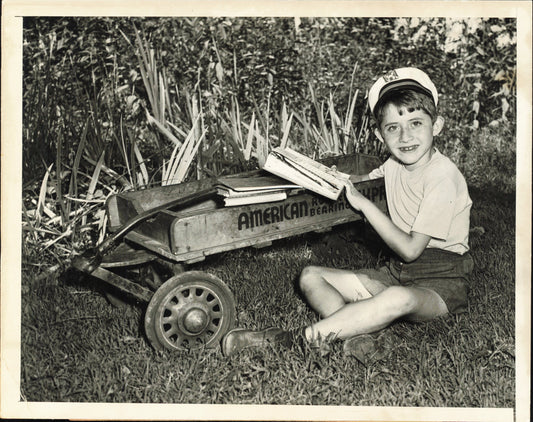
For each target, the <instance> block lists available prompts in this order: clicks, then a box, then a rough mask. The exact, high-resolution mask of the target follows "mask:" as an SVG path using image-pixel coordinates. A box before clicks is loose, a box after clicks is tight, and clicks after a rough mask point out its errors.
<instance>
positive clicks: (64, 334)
mask: <svg viewBox="0 0 533 422" xmlns="http://www.w3.org/2000/svg"><path fill="white" fill-rule="evenodd" d="M471 196H472V199H473V201H474V206H473V209H472V218H471V227H472V232H471V240H470V243H471V247H472V254H473V257H474V260H475V264H476V268H475V270H474V273H473V275H472V280H471V286H470V287H471V290H470V301H469V307H468V312H467V313H464V314H461V315H456V316H448V317H445V318H442V319H439V320H436V321H433V322H429V323H424V324H417V325H413V324H408V323H403V322H399V323H396V324H394V325H393V326H392V327H390V328H389V329H388V336H387V344H388V345H389V348H388V351H387V354H386V355H385V357H384V358H383V359H381V360H379V361H376V362H373V363H372V364H371V365H369V366H367V367H365V366H363V365H362V364H360V363H359V362H358V361H357V360H355V359H354V358H349V357H345V356H344V355H343V353H342V343H334V344H333V350H332V353H330V354H329V355H327V356H321V355H320V353H318V352H316V351H314V350H310V349H307V348H305V347H303V348H295V349H291V350H287V349H273V348H271V349H266V350H246V351H244V352H243V353H241V354H239V355H237V356H235V357H232V358H229V359H228V358H225V357H223V356H222V354H221V352H220V350H219V349H218V348H217V349H211V350H198V351H194V352H177V353H170V352H155V351H154V350H153V349H152V348H151V347H150V345H149V343H148V342H147V340H146V338H145V337H144V334H143V331H142V326H143V325H142V318H143V309H142V307H141V306H138V305H136V304H135V303H127V304H125V305H124V306H122V307H113V306H111V305H110V304H109V302H108V301H107V300H106V298H105V297H104V295H102V292H101V286H100V285H99V284H98V283H93V281H94V280H92V279H90V278H88V277H86V276H83V275H81V274H79V273H75V272H67V273H65V274H63V275H62V276H61V277H59V278H55V277H51V278H48V279H38V278H37V277H36V276H35V274H36V271H35V264H36V262H33V263H32V262H27V261H26V263H25V264H24V265H23V271H22V275H23V278H22V337H21V354H22V362H21V363H22V366H21V397H22V400H26V401H29V402H42V401H51V402H118V403H195V404H196V403H219V404H227V403H232V404H294V405H350V406H417V407H418V406H423V407H440V406H444V407H507V408H512V407H514V405H515V329H514V326H515V325H514V319H515V309H514V297H515V275H514V274H515V272H514V269H515V261H514V258H515V242H514V239H515V230H514V227H515V219H514V210H515V199H514V195H512V194H498V193H495V192H493V191H490V192H489V191H487V190H479V189H471ZM382 252H383V248H382V245H381V244H380V243H379V241H377V240H376V238H375V236H373V235H372V232H371V231H370V230H368V227H365V226H364V225H363V224H361V223H354V224H353V225H352V226H351V227H340V228H338V229H336V230H334V231H332V232H330V233H329V234H322V235H318V234H308V235H304V236H300V237H297V238H291V239H286V240H281V241H278V242H274V244H273V245H272V246H271V247H268V248H264V249H259V250H256V249H244V250H238V251H234V252H229V253H223V254H220V255H216V256H213V257H211V258H210V259H207V260H206V261H204V262H203V263H199V264H195V265H193V266H192V267H191V268H192V269H195V270H203V271H207V272H210V273H213V274H215V275H217V276H218V277H220V278H221V279H222V280H224V281H225V282H226V283H227V284H228V285H229V287H230V288H231V290H232V291H233V293H234V295H235V299H236V302H237V323H238V325H239V326H245V327H249V328H260V327H266V326H281V327H283V328H296V327H300V326H303V325H304V324H308V323H309V322H310V321H313V320H314V319H315V318H316V315H314V314H313V312H312V311H311V310H310V309H309V308H308V307H307V306H306V304H305V302H304V301H303V300H302V297H301V296H300V295H299V293H298V291H297V288H296V285H295V281H296V279H297V277H298V274H299V272H300V271H301V269H302V268H303V267H304V266H306V265H309V264H317V265H329V266H335V267H339V268H358V267H364V266H373V265H376V264H377V263H378V261H379V260H380V259H382V258H381V257H382V255H381V254H382ZM32 264H33V265H32Z"/></svg>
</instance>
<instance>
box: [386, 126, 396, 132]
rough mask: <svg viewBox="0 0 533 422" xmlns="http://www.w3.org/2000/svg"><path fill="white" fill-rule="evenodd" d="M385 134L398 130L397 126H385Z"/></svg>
mask: <svg viewBox="0 0 533 422" xmlns="http://www.w3.org/2000/svg"><path fill="white" fill-rule="evenodd" d="M386 130H387V132H389V133H394V132H396V131H397V130H398V126H396V125H390V126H387V128H386Z"/></svg>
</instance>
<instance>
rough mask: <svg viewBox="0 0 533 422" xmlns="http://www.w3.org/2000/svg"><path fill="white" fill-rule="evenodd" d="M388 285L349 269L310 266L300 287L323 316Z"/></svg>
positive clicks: (377, 291) (301, 279) (312, 306)
mask: <svg viewBox="0 0 533 422" xmlns="http://www.w3.org/2000/svg"><path fill="white" fill-rule="evenodd" d="M386 288H387V286H385V285H384V284H382V283H381V282H379V281H376V280H372V279H369V277H368V276H366V275H364V274H357V273H354V272H353V271H349V270H339V269H335V268H328V267H318V266H309V267H306V268H304V270H303V271H302V273H301V275H300V289H301V290H302V293H303V294H304V296H305V298H306V299H307V302H308V303H309V305H310V306H311V308H313V309H314V310H315V311H316V312H317V313H318V314H319V315H320V316H321V317H323V318H325V317H328V316H330V315H331V314H333V313H335V312H337V311H338V310H339V309H341V308H342V307H343V306H345V305H346V304H347V303H350V302H357V301H360V300H363V299H368V298H370V297H372V296H374V295H376V294H378V293H379V292H381V291H383V290H385V289H386Z"/></svg>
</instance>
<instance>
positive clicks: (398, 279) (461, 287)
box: [356, 248, 474, 313]
mask: <svg viewBox="0 0 533 422" xmlns="http://www.w3.org/2000/svg"><path fill="white" fill-rule="evenodd" d="M473 268H474V261H473V260H472V256H471V255H470V253H468V252H467V253H465V254H464V255H459V254H456V253H453V252H448V251H444V250H442V249H433V248H429V249H426V250H425V251H424V252H423V253H422V255H420V257H418V258H417V259H416V260H415V261H413V262H409V263H405V262H402V261H400V260H399V259H397V258H391V259H390V261H389V262H388V263H387V264H386V265H384V266H383V267H381V268H379V269H377V270H358V271H356V272H357V273H363V274H366V275H368V276H369V277H370V278H372V279H374V280H377V281H380V282H382V283H383V284H385V285H386V286H412V287H423V288H426V289H430V290H433V291H434V292H436V293H437V294H438V295H439V296H440V297H441V298H442V299H443V300H444V302H445V303H446V306H447V307H448V311H449V312H451V313H461V312H465V311H466V306H467V296H468V281H469V274H470V273H471V272H472V270H473Z"/></svg>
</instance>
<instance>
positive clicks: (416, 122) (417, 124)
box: [411, 120, 422, 127]
mask: <svg viewBox="0 0 533 422" xmlns="http://www.w3.org/2000/svg"><path fill="white" fill-rule="evenodd" d="M411 126H412V127H419V126H422V122H421V121H420V120H415V121H413V122H411Z"/></svg>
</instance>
